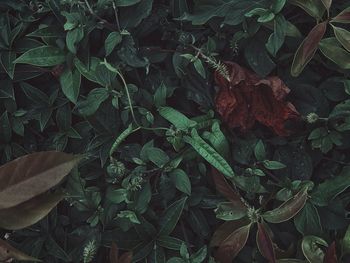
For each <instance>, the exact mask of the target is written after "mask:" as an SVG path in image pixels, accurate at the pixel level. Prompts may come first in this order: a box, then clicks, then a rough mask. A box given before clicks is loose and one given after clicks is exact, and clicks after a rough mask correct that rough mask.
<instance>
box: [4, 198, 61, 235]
mask: <svg viewBox="0 0 350 263" xmlns="http://www.w3.org/2000/svg"><path fill="white" fill-rule="evenodd" d="M63 197H64V195H63V194H62V193H56V194H42V195H40V196H37V197H34V198H32V199H30V200H29V201H26V202H24V203H21V204H19V205H17V206H15V207H11V208H7V209H1V210H0V227H1V228H4V229H7V230H18V229H22V228H25V227H28V226H30V225H33V224H35V223H36V222H38V221H39V220H41V219H42V218H43V217H45V216H46V215H47V214H48V213H49V212H50V211H51V210H52V209H53V208H54V207H55V206H56V205H57V204H58V202H60V201H61V200H62V199H63Z"/></svg>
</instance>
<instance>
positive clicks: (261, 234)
mask: <svg viewBox="0 0 350 263" xmlns="http://www.w3.org/2000/svg"><path fill="white" fill-rule="evenodd" d="M256 244H257V245H258V248H259V251H260V253H261V255H263V256H264V258H266V259H267V260H268V261H269V262H270V263H275V262H276V255H275V250H274V248H273V243H272V240H271V237H270V235H269V233H268V232H267V231H266V229H265V226H264V224H263V223H258V232H257V234H256Z"/></svg>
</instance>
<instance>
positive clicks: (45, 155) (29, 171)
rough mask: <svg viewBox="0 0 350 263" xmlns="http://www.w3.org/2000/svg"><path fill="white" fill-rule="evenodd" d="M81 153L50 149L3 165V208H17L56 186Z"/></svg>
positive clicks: (0, 179)
mask: <svg viewBox="0 0 350 263" xmlns="http://www.w3.org/2000/svg"><path fill="white" fill-rule="evenodd" d="M80 159H81V156H75V155H72V154H67V153H62V152H56V151H49V152H38V153H33V154H29V155H25V156H22V157H20V158H17V159H15V160H13V161H11V162H9V163H7V164H5V165H3V166H1V167H0V209H5V208H10V207H14V206H16V205H18V204H20V203H23V202H25V201H27V200H29V199H32V198H33V197H35V196H37V195H39V194H42V193H44V192H46V191H47V190H49V189H50V188H51V187H53V186H55V185H57V184H58V183H59V182H61V180H62V179H63V178H64V177H65V176H66V175H67V174H68V173H69V172H70V170H71V169H72V168H73V167H74V166H75V165H76V164H77V163H78V162H79V160H80Z"/></svg>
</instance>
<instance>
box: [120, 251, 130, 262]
mask: <svg viewBox="0 0 350 263" xmlns="http://www.w3.org/2000/svg"><path fill="white" fill-rule="evenodd" d="M131 262H132V252H130V251H129V252H126V253H124V254H123V255H122V256H121V257H120V258H119V262H118V263H131Z"/></svg>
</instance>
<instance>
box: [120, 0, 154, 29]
mask: <svg viewBox="0 0 350 263" xmlns="http://www.w3.org/2000/svg"><path fill="white" fill-rule="evenodd" d="M152 5H153V0H142V1H139V3H137V4H136V5H133V6H128V7H124V8H123V9H122V12H120V17H119V23H120V27H121V28H127V29H128V28H134V27H136V26H138V25H139V24H140V23H141V21H142V20H143V19H145V18H146V17H147V16H149V14H150V13H151V10H152Z"/></svg>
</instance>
